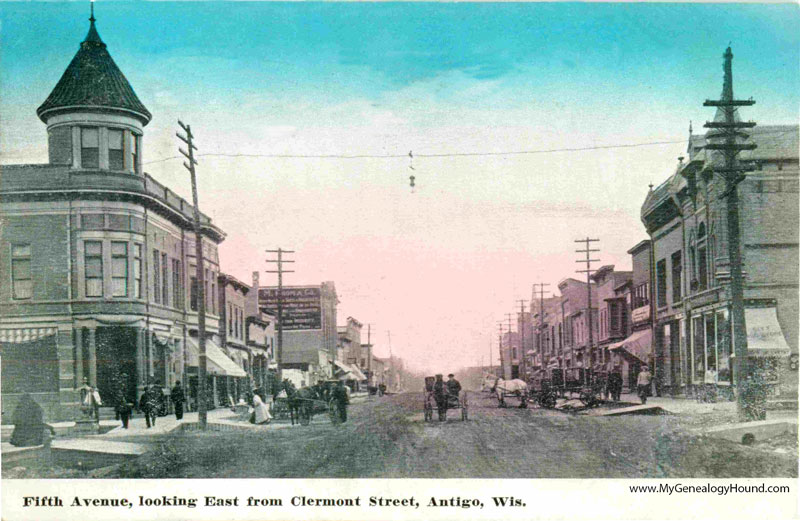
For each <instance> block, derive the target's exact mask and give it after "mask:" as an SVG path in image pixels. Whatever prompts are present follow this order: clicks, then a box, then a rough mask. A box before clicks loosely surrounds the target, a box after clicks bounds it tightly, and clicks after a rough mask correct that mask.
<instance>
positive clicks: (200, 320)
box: [175, 120, 208, 430]
mask: <svg viewBox="0 0 800 521" xmlns="http://www.w3.org/2000/svg"><path fill="white" fill-rule="evenodd" d="M178 125H180V127H181V128H182V129H183V131H184V132H185V133H186V135H185V136H184V135H182V134H181V133H180V132H176V133H175V135H176V136H178V139H180V140H181V141H183V142H184V143H186V148H187V149H188V152H187V151H186V150H184V149H182V148H180V147H178V151H179V152H180V153H181V154H183V155H184V156H185V157H186V159H188V160H189V163H188V164H187V163H186V162H185V161H184V162H183V166H184V167H186V169H187V170H188V171H189V174H191V179H192V204H193V205H194V256H195V265H196V266H195V281H196V285H197V288H196V294H197V344H198V348H199V349H200V353H198V367H197V421H198V422H199V424H200V430H206V428H207V426H208V407H207V405H206V398H207V393H208V389H207V386H206V371H207V364H208V361H207V360H206V294H205V277H204V276H203V273H204V271H205V266H204V264H205V262H204V261H203V235H202V228H201V226H200V207H199V203H198V201H197V175H196V173H195V170H194V166H195V165H196V164H197V160H195V158H194V151H195V150H197V147H196V146H194V143H193V139H194V136H193V135H192V129H191V127H190V126H189V125H184V124H183V122H182V121H181V120H178Z"/></svg>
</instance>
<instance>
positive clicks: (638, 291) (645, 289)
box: [632, 282, 650, 309]
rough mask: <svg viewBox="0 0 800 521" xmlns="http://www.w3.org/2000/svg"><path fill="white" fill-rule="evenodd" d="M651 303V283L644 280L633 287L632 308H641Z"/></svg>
mask: <svg viewBox="0 0 800 521" xmlns="http://www.w3.org/2000/svg"><path fill="white" fill-rule="evenodd" d="M648 304H650V283H648V282H643V283H641V284H639V285H638V286H636V287H635V288H634V289H633V305H632V308H633V309H636V308H640V307H642V306H646V305H648Z"/></svg>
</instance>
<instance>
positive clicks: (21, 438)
mask: <svg viewBox="0 0 800 521" xmlns="http://www.w3.org/2000/svg"><path fill="white" fill-rule="evenodd" d="M12 420H13V422H14V431H13V432H12V433H11V440H9V441H11V445H14V446H15V447H33V446H36V445H42V444H43V443H45V439H44V436H45V434H44V431H45V429H47V430H49V431H50V433H51V434H52V435H53V436H55V430H54V429H53V427H51V426H50V425H48V424H46V423H44V412H43V411H42V408H41V406H39V404H38V403H36V401H35V400H34V399H33V397H32V396H31V395H30V394H29V393H25V394H23V395H22V398H21V399H20V401H19V403H17V408H16V409H14V416H13V417H12Z"/></svg>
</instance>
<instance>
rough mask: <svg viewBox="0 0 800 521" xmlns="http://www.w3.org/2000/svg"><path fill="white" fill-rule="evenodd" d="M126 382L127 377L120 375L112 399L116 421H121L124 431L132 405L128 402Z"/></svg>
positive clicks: (124, 374) (129, 417) (123, 374)
mask: <svg viewBox="0 0 800 521" xmlns="http://www.w3.org/2000/svg"><path fill="white" fill-rule="evenodd" d="M127 381H128V375H127V374H126V373H122V374H121V375H120V376H119V378H117V382H116V389H115V390H114V398H113V402H114V412H115V413H116V419H117V420H121V421H122V427H123V428H124V429H127V428H128V422H129V421H130V419H131V411H132V410H133V404H132V403H130V402H129V401H128V385H127Z"/></svg>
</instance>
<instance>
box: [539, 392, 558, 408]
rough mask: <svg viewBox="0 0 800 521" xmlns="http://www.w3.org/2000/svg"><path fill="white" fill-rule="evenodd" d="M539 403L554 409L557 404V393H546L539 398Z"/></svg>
mask: <svg viewBox="0 0 800 521" xmlns="http://www.w3.org/2000/svg"><path fill="white" fill-rule="evenodd" d="M539 405H541V406H542V407H544V408H545V409H552V408H554V407H555V406H556V395H555V394H553V393H545V394H543V395H542V396H541V397H540V398H539Z"/></svg>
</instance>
